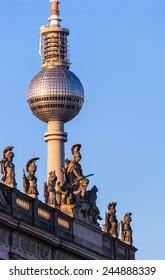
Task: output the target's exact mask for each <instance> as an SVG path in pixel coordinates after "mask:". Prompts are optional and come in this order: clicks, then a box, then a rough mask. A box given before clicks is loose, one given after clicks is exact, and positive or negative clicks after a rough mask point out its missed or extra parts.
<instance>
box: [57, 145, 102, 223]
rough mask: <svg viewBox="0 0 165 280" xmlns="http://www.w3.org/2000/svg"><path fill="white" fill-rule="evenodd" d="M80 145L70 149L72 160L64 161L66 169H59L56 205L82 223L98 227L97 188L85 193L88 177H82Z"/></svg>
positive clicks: (99, 218)
mask: <svg viewBox="0 0 165 280" xmlns="http://www.w3.org/2000/svg"><path fill="white" fill-rule="evenodd" d="M80 149H81V145H80V144H76V145H73V147H72V148H71V151H72V154H73V159H72V160H68V159H66V160H65V165H66V167H64V166H62V168H61V181H60V182H57V184H56V203H57V204H58V206H59V209H60V210H61V211H62V212H64V213H66V214H68V215H70V216H72V217H76V218H78V219H80V220H82V221H85V222H87V223H89V224H92V225H94V226H99V224H98V222H97V220H101V219H102V218H101V217H100V211H99V209H98V207H97V205H96V200H97V191H98V189H97V187H96V186H94V187H93V188H92V189H91V190H88V191H87V187H88V184H89V180H88V179H87V177H89V176H92V175H93V174H90V175H88V176H84V175H83V171H82V168H81V165H80V163H79V162H80V160H81V154H80Z"/></svg>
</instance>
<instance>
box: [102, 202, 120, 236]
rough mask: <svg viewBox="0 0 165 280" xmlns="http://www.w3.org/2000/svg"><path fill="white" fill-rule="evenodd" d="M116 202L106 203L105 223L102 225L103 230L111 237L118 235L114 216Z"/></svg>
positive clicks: (116, 221)
mask: <svg viewBox="0 0 165 280" xmlns="http://www.w3.org/2000/svg"><path fill="white" fill-rule="evenodd" d="M116 205H117V203H116V202H112V203H109V204H108V210H109V212H108V213H106V215H105V224H104V225H103V229H104V232H106V233H109V234H111V235H112V236H113V237H115V238H117V237H118V231H119V226H118V220H117V218H116Z"/></svg>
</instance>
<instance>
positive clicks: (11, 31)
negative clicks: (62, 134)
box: [0, 0, 165, 259]
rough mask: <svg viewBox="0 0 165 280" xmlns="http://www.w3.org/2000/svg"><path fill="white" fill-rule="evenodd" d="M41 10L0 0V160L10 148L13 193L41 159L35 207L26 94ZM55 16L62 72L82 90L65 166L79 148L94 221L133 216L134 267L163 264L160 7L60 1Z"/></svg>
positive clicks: (42, 151) (38, 149) (163, 13)
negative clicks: (61, 37) (61, 34)
mask: <svg viewBox="0 0 165 280" xmlns="http://www.w3.org/2000/svg"><path fill="white" fill-rule="evenodd" d="M49 11H50V6H49V1H48V0H22V1H21V0H0V26H1V44H0V61H1V68H0V71H1V75H0V84H1V91H0V96H1V109H0V120H1V136H0V151H1V155H2V150H3V149H4V148H5V147H6V146H8V145H13V146H14V147H15V148H14V152H15V158H14V163H15V167H16V179H17V183H18V189H20V190H22V168H24V167H25V165H26V163H27V161H28V160H29V159H30V158H32V157H34V156H39V157H40V160H39V161H38V162H37V164H38V171H37V174H36V175H37V177H38V188H39V191H40V199H41V200H43V196H42V186H43V182H44V181H45V180H46V176H47V175H46V174H47V144H46V143H44V133H45V132H46V131H47V125H46V124H44V123H42V122H41V121H39V120H38V119H36V118H35V117H34V116H33V115H32V113H31V111H30V110H29V108H28V105H27V103H26V93H27V88H28V84H29V83H30V80H31V79H32V78H33V77H34V75H36V73H37V72H39V71H40V69H41V59H40V56H39V54H38V48H39V27H40V26H41V25H46V24H47V23H48V21H47V18H48V16H49ZM60 14H61V17H62V19H63V20H62V24H61V25H62V26H63V27H66V28H69V29H70V33H71V34H70V36H69V49H70V59H71V62H72V64H71V71H73V72H74V73H75V74H76V75H77V76H78V77H79V78H80V80H81V82H82V83H83V86H84V90H85V103H84V106H83V109H82V111H81V112H80V114H79V115H78V116H77V117H76V118H75V119H74V120H72V121H71V122H70V123H67V124H66V125H65V131H66V132H68V142H67V143H66V157H67V158H71V157H72V156H71V151H70V148H71V146H72V145H73V144H75V143H81V144H82V150H81V153H82V157H83V158H82V161H81V165H82V167H83V171H84V174H89V173H94V174H95V175H94V176H93V177H91V179H90V187H92V186H93V185H94V184H95V185H96V186H97V187H98V188H99V192H98V206H99V208H100V211H101V215H102V217H103V219H104V216H105V211H106V210H107V205H108V203H109V202H112V201H116V202H117V218H118V220H119V221H120V220H121V219H123V217H124V214H125V213H126V212H127V211H131V212H132V213H133V215H132V219H133V221H132V228H133V238H134V245H135V247H137V248H138V249H139V250H138V252H137V254H136V258H137V259H165V237H164V236H165V233H164V232H165V219H164V214H165V202H164V201H165V144H164V143H165V130H164V127H165V110H164V107H165V79H164V77H165V36H164V28H165V1H164V0H104V1H99V0H90V1H87V0H83V1H76V0H69V1H68V0H61V4H60ZM90 187H89V188H90ZM103 223H104V220H103V221H102V224H103Z"/></svg>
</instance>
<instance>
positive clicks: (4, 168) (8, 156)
mask: <svg viewBox="0 0 165 280" xmlns="http://www.w3.org/2000/svg"><path fill="white" fill-rule="evenodd" d="M13 148H14V147H13V146H8V147H6V148H5V149H4V150H3V159H2V160H1V161H0V166H1V174H2V178H1V180H2V182H4V184H6V185H7V186H9V187H12V188H16V186H17V183H16V180H15V166H14V164H13V158H14V153H13V152H12V150H13Z"/></svg>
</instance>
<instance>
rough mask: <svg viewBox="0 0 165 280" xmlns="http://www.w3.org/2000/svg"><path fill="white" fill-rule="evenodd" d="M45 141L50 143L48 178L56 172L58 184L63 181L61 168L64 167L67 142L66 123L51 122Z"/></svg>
mask: <svg viewBox="0 0 165 280" xmlns="http://www.w3.org/2000/svg"><path fill="white" fill-rule="evenodd" d="M44 140H45V142H47V143H48V155H47V156H48V166H47V172H48V173H47V178H48V177H49V172H51V171H54V170H55V172H56V176H57V182H58V181H60V180H61V166H62V165H64V157H65V149H64V142H66V141H67V133H66V132H64V123H63V122H61V121H49V122H48V132H46V133H45V138H44Z"/></svg>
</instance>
